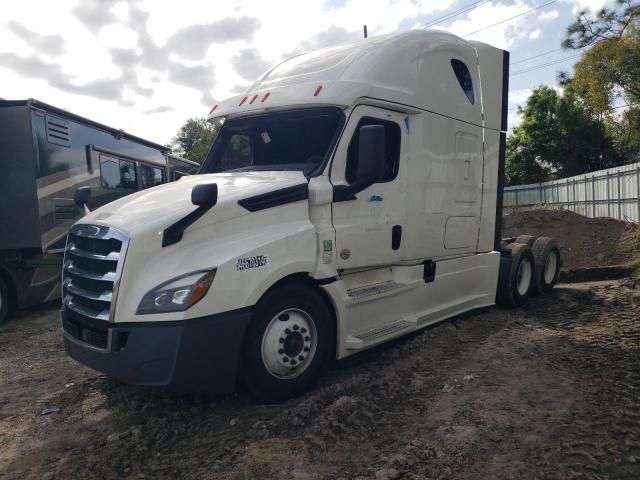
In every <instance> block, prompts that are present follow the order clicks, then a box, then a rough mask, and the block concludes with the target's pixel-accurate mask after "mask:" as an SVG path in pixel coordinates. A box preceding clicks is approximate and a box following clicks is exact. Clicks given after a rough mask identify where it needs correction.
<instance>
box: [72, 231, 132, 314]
mask: <svg viewBox="0 0 640 480" xmlns="http://www.w3.org/2000/svg"><path fill="white" fill-rule="evenodd" d="M128 241H129V239H128V237H127V236H126V235H125V234H124V233H122V232H120V231H119V230H116V229H114V228H111V227H102V226H97V225H74V226H73V227H72V228H71V231H70V232H69V235H68V237H67V245H66V247H65V253H64V264H63V269H62V303H63V305H64V307H65V308H66V309H68V310H69V311H71V312H73V314H74V315H76V316H78V315H79V316H80V319H82V318H83V317H84V318H90V319H93V320H102V321H113V311H114V307H115V299H116V296H117V292H118V285H119V280H120V273H121V271H122V265H123V263H124V256H125V253H126V249H127V245H128Z"/></svg>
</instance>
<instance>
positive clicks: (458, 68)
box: [451, 58, 476, 104]
mask: <svg viewBox="0 0 640 480" xmlns="http://www.w3.org/2000/svg"><path fill="white" fill-rule="evenodd" d="M451 68H453V73H455V74H456V78H457V79H458V83H459V84H460V87H462V91H463V92H464V94H465V95H466V96H467V98H468V99H469V101H470V102H471V103H472V104H473V103H476V97H475V95H474V94H473V80H472V79H471V72H469V69H468V68H467V66H466V65H465V64H464V62H461V61H460V60H456V59H455V58H453V59H451Z"/></svg>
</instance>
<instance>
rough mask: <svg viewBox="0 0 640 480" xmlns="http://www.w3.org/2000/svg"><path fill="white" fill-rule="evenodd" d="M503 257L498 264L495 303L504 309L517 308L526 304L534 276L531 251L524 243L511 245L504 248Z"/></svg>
mask: <svg viewBox="0 0 640 480" xmlns="http://www.w3.org/2000/svg"><path fill="white" fill-rule="evenodd" d="M504 251H505V253H507V254H508V255H510V258H509V257H505V258H504V259H503V260H502V261H501V263H500V273H499V276H498V291H497V294H496V303H498V304H499V305H503V306H506V307H519V306H522V305H524V304H525V303H527V300H528V299H529V295H530V294H531V290H532V287H533V283H534V281H535V275H536V262H535V258H534V255H533V251H532V250H531V247H529V245H527V244H524V243H515V242H514V243H511V244H509V245H506V246H505V247H504Z"/></svg>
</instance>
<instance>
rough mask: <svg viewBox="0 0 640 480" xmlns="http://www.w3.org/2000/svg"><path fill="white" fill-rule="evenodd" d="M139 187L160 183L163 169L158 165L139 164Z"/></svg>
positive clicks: (153, 185) (162, 181)
mask: <svg viewBox="0 0 640 480" xmlns="http://www.w3.org/2000/svg"><path fill="white" fill-rule="evenodd" d="M140 176H141V182H142V185H141V188H149V187H155V186H156V185H162V184H163V183H164V182H165V180H164V169H163V168H160V167H151V166H149V165H140Z"/></svg>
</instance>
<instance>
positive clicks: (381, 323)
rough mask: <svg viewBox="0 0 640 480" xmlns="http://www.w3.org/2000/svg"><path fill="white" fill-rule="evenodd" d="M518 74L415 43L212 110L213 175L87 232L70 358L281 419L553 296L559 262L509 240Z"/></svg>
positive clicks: (446, 43) (376, 43)
mask: <svg viewBox="0 0 640 480" xmlns="http://www.w3.org/2000/svg"><path fill="white" fill-rule="evenodd" d="M508 59H509V55H508V52H505V51H503V50H499V49H497V48H494V47H491V46H489V45H486V44H483V43H479V42H469V41H466V40H463V39H461V38H459V37H456V36H454V35H451V34H448V33H445V32H438V31H409V32H404V33H398V34H392V35H387V36H380V37H374V38H369V39H365V40H362V41H358V42H354V43H349V44H346V45H342V46H338V47H333V48H328V49H324V50H321V51H318V52H314V53H310V54H305V55H301V56H298V57H295V58H292V59H290V60H287V61H285V62H283V63H281V64H280V65H278V66H276V67H275V68H273V69H271V70H269V71H268V72H267V73H265V74H264V75H263V76H262V77H260V78H259V79H258V80H257V81H256V82H255V83H254V84H253V85H252V86H251V87H250V88H249V89H248V91H247V93H246V94H242V95H239V96H235V97H232V98H230V99H228V100H226V101H224V102H221V103H219V104H217V105H215V106H213V108H212V109H211V112H210V114H209V119H210V121H212V122H218V121H220V122H223V123H222V127H221V130H220V133H219V135H218V137H217V138H216V140H215V142H214V144H213V146H212V148H211V150H210V152H209V154H208V157H207V159H206V161H205V162H204V164H203V166H202V168H201V170H200V174H199V175H195V176H191V177H185V178H182V179H180V180H179V181H178V182H175V183H170V184H166V185H162V186H158V187H154V188H152V189H148V190H145V191H142V192H139V193H136V194H133V195H130V196H128V197H126V198H123V199H120V200H117V201H115V202H113V203H110V204H108V205H106V206H104V207H102V208H99V209H98V210H96V211H94V212H91V213H89V214H88V215H86V216H85V217H84V218H82V219H81V220H80V221H79V222H78V223H76V224H75V225H74V226H73V227H72V230H71V233H70V234H69V237H68V240H67V246H66V256H65V263H64V269H63V309H62V312H61V321H62V329H63V336H64V343H65V347H66V350H67V352H68V354H69V355H70V356H71V357H73V358H74V359H76V360H77V361H79V362H81V363H83V364H85V365H88V366H90V367H92V368H94V369H96V370H99V371H102V372H105V373H107V374H108V375H111V376H113V377H115V378H117V379H119V380H121V381H124V382H128V383H134V384H144V385H160V386H166V387H169V388H172V389H176V390H180V391H189V392H207V393H216V392H229V391H231V390H233V389H234V388H235V387H236V384H237V383H238V381H239V382H240V383H242V384H243V385H244V386H245V387H246V388H247V389H248V390H249V392H250V393H251V394H253V395H254V396H255V397H257V398H258V399H260V400H264V401H278V400H282V399H285V398H287V397H290V396H293V395H297V394H300V393H302V392H304V391H306V390H308V389H309V388H311V387H312V386H313V385H314V383H315V381H316V380H317V378H318V376H319V374H320V372H321V370H322V368H323V366H325V365H326V364H327V362H329V361H330V360H331V359H343V358H346V357H349V356H350V355H353V354H355V353H357V352H362V351H364V350H366V349H369V348H371V347H374V346H376V345H379V344H381V343H383V342H386V341H389V340H391V339H394V338H396V337H399V336H402V335H406V334H408V333H410V332H415V331H416V330H419V329H421V328H424V327H426V326H428V325H432V324H434V323H435V322H439V321H442V320H445V319H447V318H450V317H453V316H455V315H458V314H461V313H464V312H467V311H470V310H474V309H479V308H482V307H488V306H491V305H493V304H494V303H496V299H497V301H498V302H501V303H505V304H508V305H520V304H522V303H524V302H525V301H526V299H527V296H528V295H529V293H530V292H531V291H532V290H536V291H539V292H546V291H550V290H551V289H552V288H553V285H554V284H555V282H556V281H557V278H558V271H559V267H560V251H559V248H558V246H557V243H556V242H554V241H553V240H552V239H548V238H539V239H536V238H531V237H528V238H519V239H509V240H506V241H505V240H502V239H501V238H500V232H501V228H500V226H501V211H502V204H501V203H502V179H503V175H504V173H503V168H504V167H503V165H504V149H505V135H506V133H505V131H506V125H507V123H506V120H507V91H508V65H509V60H508Z"/></svg>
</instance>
